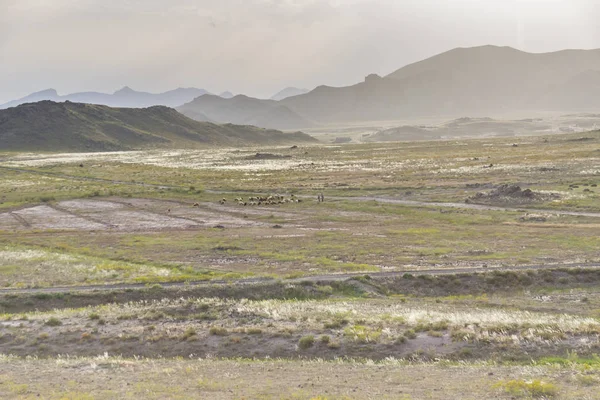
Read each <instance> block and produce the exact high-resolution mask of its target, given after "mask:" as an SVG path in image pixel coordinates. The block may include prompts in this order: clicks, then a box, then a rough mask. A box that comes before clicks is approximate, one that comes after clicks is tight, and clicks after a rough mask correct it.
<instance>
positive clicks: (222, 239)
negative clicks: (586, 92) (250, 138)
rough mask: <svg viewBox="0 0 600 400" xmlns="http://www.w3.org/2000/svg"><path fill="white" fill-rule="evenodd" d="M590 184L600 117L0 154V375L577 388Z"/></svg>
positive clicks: (140, 387)
mask: <svg viewBox="0 0 600 400" xmlns="http://www.w3.org/2000/svg"><path fill="white" fill-rule="evenodd" d="M598 184H600V132H597V131H596V132H584V133H572V134H560V135H547V136H528V137H519V138H510V139H509V138H485V139H469V140H467V139H457V140H451V141H435V142H390V143H386V144H377V143H368V144H348V145H341V146H333V145H323V144H301V145H294V146H292V147H290V146H288V145H286V146H272V147H253V148H246V149H234V148H231V149H218V150H147V151H130V152H105V153H16V152H5V153H0V286H1V287H2V289H1V290H0V311H1V312H2V314H1V315H0V349H1V350H2V353H3V354H4V356H3V358H2V359H1V360H0V383H1V385H0V395H1V396H2V397H6V398H11V397H13V398H33V397H36V396H37V394H40V393H42V394H44V395H46V396H47V397H50V398H115V397H119V398H128V397H129V398H136V397H140V396H144V397H146V398H189V397H197V398H207V397H210V398H290V399H311V398H319V399H323V398H327V399H354V398H390V399H391V398H394V399H397V398H401V399H403V398H405V399H421V398H432V399H445V398H461V399H471V398H472V399H480V398H499V399H505V398H506V399H510V398H564V399H569V398H581V399H593V398H595V397H594V396H597V387H598V385H600V381H599V380H598V378H597V376H598V373H599V372H600V371H599V369H600V362H599V361H598V360H599V358H598V354H600V314H599V309H600V295H599V290H598V288H599V287H600V252H599V249H600V236H599V235H598V232H600V192H598V186H597V185H598ZM320 194H322V195H323V197H324V201H322V202H321V201H318V200H317V196H318V195H320ZM67 355H68V356H67ZM31 356H34V358H31ZM24 370H27V371H29V372H28V373H27V374H25V373H23V371H24ZM50 377H52V379H51V378H50ZM365 377H369V378H368V379H369V385H366V384H358V383H357V382H360V381H361V379H364V378H365ZM109 381H110V382H111V383H107V382H109ZM259 382H264V384H259Z"/></svg>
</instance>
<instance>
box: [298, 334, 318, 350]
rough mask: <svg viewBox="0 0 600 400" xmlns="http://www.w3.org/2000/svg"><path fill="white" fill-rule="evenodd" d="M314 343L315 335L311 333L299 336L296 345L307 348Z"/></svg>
mask: <svg viewBox="0 0 600 400" xmlns="http://www.w3.org/2000/svg"><path fill="white" fill-rule="evenodd" d="M314 344H315V337H314V336H313V335H307V336H303V337H301V338H300V340H299V341H298V347H300V348H301V349H308V348H310V347H312V346H313V345H314Z"/></svg>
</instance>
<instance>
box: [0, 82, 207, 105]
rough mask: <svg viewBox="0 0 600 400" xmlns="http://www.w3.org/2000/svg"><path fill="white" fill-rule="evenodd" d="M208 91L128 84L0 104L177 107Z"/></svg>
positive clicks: (38, 95)
mask: <svg viewBox="0 0 600 400" xmlns="http://www.w3.org/2000/svg"><path fill="white" fill-rule="evenodd" d="M206 93H208V91H206V90H204V89H195V88H179V89H175V90H170V91H168V92H164V93H156V94H155V93H146V92H138V91H135V90H133V89H131V88H129V87H127V86H125V87H124V88H122V89H120V90H117V91H116V92H114V93H113V94H108V93H98V92H82V93H73V94H68V95H64V96H61V95H59V94H58V93H57V92H56V90H54V89H48V90H44V91H41V92H37V93H33V94H30V95H29V96H26V97H23V98H22V99H18V100H14V101H11V102H8V103H6V104H2V105H0V110H1V109H6V108H10V107H16V106H18V105H20V104H25V103H34V102H36V101H42V100H50V101H55V102H61V101H72V102H74V103H88V104H101V105H105V106H110V107H129V108H140V107H151V106H157V105H162V106H168V107H177V106H180V105H182V104H185V103H187V102H189V101H191V100H193V99H195V98H196V97H198V96H202V95H203V94H206Z"/></svg>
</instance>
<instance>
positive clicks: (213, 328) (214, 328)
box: [209, 326, 229, 336]
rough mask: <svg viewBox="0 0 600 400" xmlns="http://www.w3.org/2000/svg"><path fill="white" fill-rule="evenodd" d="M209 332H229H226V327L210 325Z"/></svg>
mask: <svg viewBox="0 0 600 400" xmlns="http://www.w3.org/2000/svg"><path fill="white" fill-rule="evenodd" d="M209 333H210V334H211V335H215V336H227V334H228V333H229V332H227V329H225V328H223V327H222V326H211V327H210V330H209Z"/></svg>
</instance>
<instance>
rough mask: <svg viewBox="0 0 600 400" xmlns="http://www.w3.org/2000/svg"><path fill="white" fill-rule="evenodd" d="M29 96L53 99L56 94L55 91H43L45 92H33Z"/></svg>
mask: <svg viewBox="0 0 600 400" xmlns="http://www.w3.org/2000/svg"><path fill="white" fill-rule="evenodd" d="M30 96H53V97H57V96H58V92H57V91H56V89H45V90H40V91H39V92H35V93H32V94H30Z"/></svg>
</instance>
